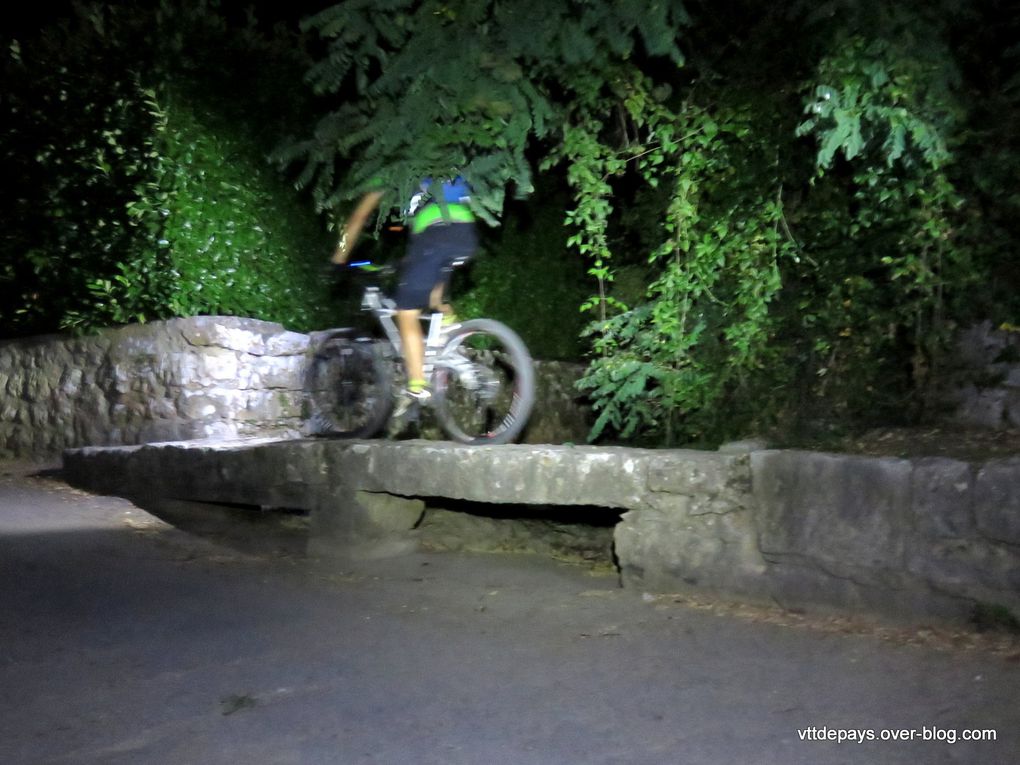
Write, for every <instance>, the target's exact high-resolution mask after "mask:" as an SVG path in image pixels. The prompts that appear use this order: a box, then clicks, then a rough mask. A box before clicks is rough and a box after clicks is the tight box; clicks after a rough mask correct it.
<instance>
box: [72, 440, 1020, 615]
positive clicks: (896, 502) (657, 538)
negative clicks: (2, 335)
mask: <svg viewBox="0 0 1020 765" xmlns="http://www.w3.org/2000/svg"><path fill="white" fill-rule="evenodd" d="M65 468H66V472H67V474H68V476H69V477H70V479H71V480H72V481H74V482H76V483H78V484H79V485H81V486H83V487H86V488H90V489H93V490H98V491H105V492H111V493H117V494H122V495H125V496H129V497H132V498H135V499H139V500H145V499H146V498H148V500H150V501H151V500H152V499H153V498H158V497H169V498H173V499H178V500H180V499H184V500H193V501H203V502H210V501H211V502H229V503H243V504H251V505H255V506H276V507H286V508H301V509H305V510H308V511H310V513H311V514H312V528H313V534H314V536H313V539H312V551H313V553H315V554H348V553H349V551H350V550H351V549H356V548H359V547H360V548H366V549H375V547H378V546H382V547H383V548H384V549H388V550H391V551H392V550H394V549H401V547H400V546H401V545H405V546H406V545H414V544H416V543H417V542H418V541H419V535H420V533H421V531H420V522H421V520H422V512H423V509H424V503H423V502H422V501H421V500H423V499H428V500H429V501H430V502H432V503H439V502H441V498H450V499H455V500H464V501H467V502H485V503H508V504H516V505H520V504H530V505H538V506H583V507H588V508H589V509H591V508H611V509H620V510H622V511H623V513H622V515H621V516H620V521H619V523H618V524H617V525H616V528H615V531H614V541H615V555H616V559H617V561H618V565H619V568H620V573H621V578H622V581H623V583H624V585H625V586H627V587H632V588H640V589H642V590H646V591H650V592H667V593H669V592H684V591H700V592H712V593H718V594H722V595H726V596H730V597H737V598H740V599H748V600H757V601H763V602H770V603H772V602H778V603H780V604H781V605H783V606H786V607H789V608H809V609H815V610H817V609H819V608H834V609H841V610H846V609H850V610H856V611H862V612H872V613H883V614H886V615H890V616H894V617H900V618H906V619H911V620H917V619H928V618H936V619H947V620H961V619H965V618H967V617H968V616H969V615H970V614H971V613H972V612H973V611H974V609H975V608H976V607H977V606H978V605H987V606H1001V607H1003V608H1006V609H1008V610H1010V611H1012V612H1013V613H1014V614H1018V615H1020V458H1018V459H1012V460H993V461H989V462H985V463H981V464H970V463H964V462H957V461H955V460H948V459H921V460H902V459H891V458H872V457H855V456H848V455H835V454H822V453H816V452H800V451H786V450H758V451H740V450H734V451H732V452H704V451H692V450H661V451H655V450H644V449H627V448H614V447H590V446H579V447H570V446H523V445H515V446H502V447H465V446H460V445H457V444H451V443H438V442H426V441H406V442H387V441H362V442H335V441H334V442H324V441H307V440H305V441H302V440H286V441H278V442H273V443H263V444H250V445H245V444H202V443H199V442H194V443H190V444H189V443H181V444H165V445H160V446H148V447H124V448H120V449H86V450H78V451H74V452H70V453H68V454H67V455H66V456H65ZM143 504H144V503H143ZM439 506H442V505H441V504H439Z"/></svg>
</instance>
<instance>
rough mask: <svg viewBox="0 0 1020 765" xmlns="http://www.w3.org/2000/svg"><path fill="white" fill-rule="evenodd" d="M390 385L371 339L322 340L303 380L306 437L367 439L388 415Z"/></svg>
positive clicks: (387, 371)
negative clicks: (306, 406)
mask: <svg viewBox="0 0 1020 765" xmlns="http://www.w3.org/2000/svg"><path fill="white" fill-rule="evenodd" d="M392 385H393V383H392V377H391V374H390V368H389V362H388V361H387V360H386V358H385V357H384V355H383V354H382V353H381V352H380V350H379V348H378V347H377V344H376V343H375V342H373V341H372V340H369V339H367V338H366V339H361V338H359V339H351V338H344V337H335V338H331V339H329V340H327V341H325V342H324V343H323V344H322V345H320V346H318V347H317V348H316V349H315V350H314V352H313V354H312V358H311V361H310V363H309V365H308V373H307V377H306V381H305V392H306V395H307V402H308V408H309V412H308V425H309V428H308V430H309V433H310V434H311V435H314V436H323V437H330V438H371V437H372V436H374V435H376V434H377V433H379V431H380V430H382V429H383V427H384V426H385V425H386V421H387V420H388V419H389V417H390V412H391V410H392V408H393V397H392Z"/></svg>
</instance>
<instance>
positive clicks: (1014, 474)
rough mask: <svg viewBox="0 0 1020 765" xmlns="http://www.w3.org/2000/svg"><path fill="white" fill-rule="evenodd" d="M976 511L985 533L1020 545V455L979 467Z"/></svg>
mask: <svg viewBox="0 0 1020 765" xmlns="http://www.w3.org/2000/svg"><path fill="white" fill-rule="evenodd" d="M974 515H975V518H976V521H977V528H978V531H979V532H980V533H981V534H982V535H983V536H985V537H987V538H988V539H993V540H996V541H999V542H1005V543H1007V544H1011V545H1020V457H1014V458H1010V459H1002V460H990V461H988V462H986V463H985V464H984V466H982V468H981V469H980V470H979V471H978V474H977V484H976V487H975V492H974Z"/></svg>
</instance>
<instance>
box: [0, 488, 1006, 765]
mask: <svg viewBox="0 0 1020 765" xmlns="http://www.w3.org/2000/svg"><path fill="white" fill-rule="evenodd" d="M2 472H4V471H3V470H0V473H2ZM241 536H244V535H241ZM247 536H248V539H247V541H245V542H243V543H242V542H237V541H236V540H235V541H234V542H232V543H230V544H227V543H226V542H224V541H223V540H222V539H220V540H218V541H211V540H210V539H209V538H205V537H197V536H195V535H192V534H189V533H186V532H184V531H182V530H179V529H175V528H173V527H170V526H168V525H167V524H165V523H163V522H162V521H159V520H158V519H156V518H154V517H152V516H150V515H148V514H147V513H145V512H143V511H141V510H140V509H139V508H137V507H135V506H133V505H131V504H130V503H128V502H126V501H124V500H120V499H115V498H109V497H97V496H93V495H89V494H85V493H82V492H78V491H76V490H72V489H70V488H68V487H67V486H66V485H64V484H62V483H61V482H60V481H59V479H58V478H54V477H39V476H26V475H22V474H19V471H17V470H8V471H6V474H5V475H3V476H0V763H4V765H20V764H22V763H24V764H25V765H41V764H43V763H90V764H91V763H103V764H104V765H106V764H110V765H115V764H120V763H124V764H125V765H127V764H128V763H130V764H131V765H146V764H150V763H151V764H156V763H167V764H172V765H187V764H188V763H195V765H217V764H218V763H231V764H233V763H244V764H251V765H275V764H281V765H282V764H283V763H288V764H289V763H295V764H298V763H300V764H302V765H305V764H308V765H314V764H317V763H339V764H341V765H347V764H348V763H350V764H352V765H354V764H358V765H360V764H362V763H364V764H366V765H367V764H368V763H377V764H392V765H405V764H406V765H411V764H413V765H429V764H431V763H435V764H437V765H440V764H441V765H458V764H460V763H465V764H471V765H475V764H477V765H500V764H502V763H507V764H508V765H510V764H512V765H530V764H532V763H536V764H537V763H543V764H544V763H550V764H560V765H567V764H569V765H573V764H574V763H578V764H588V763H591V764H593V765H602V764H606V765H608V764H609V763H619V764H620V765H640V764H644V763H663V764H669V765H740V764H743V763H748V764H760V765H772V764H776V765H779V764H782V765H799V764H804V765H808V764H810V765H828V764H833V765H834V764H836V763H868V764H869V765H886V764H892V763H904V764H906V763H909V765H918V764H919V763H925V764H926V765H935V764H938V763H981V765H997V764H1000V763H1001V764H1002V765H1005V764H1006V763H1010V764H1014V763H1017V762H1020V703H1018V702H1020V663H1018V661H1017V659H1018V657H1020V652H1012V653H1011V652H1010V650H1009V649H1008V643H1007V649H1006V650H1000V651H999V652H997V653H995V652H990V651H987V650H983V649H982V650H972V649H968V650H964V649H962V648H957V649H950V650H944V649H939V648H936V647H931V646H927V645H921V646H918V645H912V644H909V643H908V642H907V641H906V640H897V639H891V640H890V639H888V638H889V633H883V632H881V631H878V630H875V631H871V632H869V631H868V630H861V631H858V632H853V631H850V634H848V631H847V630H833V629H825V628H824V620H821V621H819V624H818V625H816V626H811V622H810V620H806V621H804V622H803V623H800V622H798V624H799V626H787V625H783V624H776V623H771V621H770V620H769V619H768V618H761V615H760V614H759V615H758V616H754V615H753V614H752V615H751V616H750V617H749V616H747V615H746V614H744V615H737V614H734V613H732V612H731V611H727V610H720V609H717V608H713V607H710V606H709V607H702V608H693V607H690V605H687V604H684V603H679V602H675V600H674V599H672V598H659V597H657V598H652V597H648V596H643V595H642V594H641V593H636V592H630V591H623V590H620V589H619V588H617V586H616V580H615V578H614V577H613V576H611V575H607V574H606V573H603V574H601V575H595V574H593V573H591V572H590V571H587V570H585V569H583V568H579V567H576V566H569V565H566V564H562V563H557V562H554V561H550V560H546V559H543V558H539V557H535V556H524V555H516V556H514V555H466V554H459V553H458V554H453V553H444V554H419V553H415V554H412V555H405V556H402V557H396V558H389V559H383V560H376V561H365V562H362V563H359V564H345V565H343V566H341V565H339V564H336V563H330V562H321V561H318V562H317V561H311V560H307V559H305V558H303V557H301V556H299V555H294V554H293V550H294V547H293V545H292V544H290V543H288V542H287V540H285V539H284V540H282V541H280V540H277V539H275V538H268V537H267V538H266V539H263V540H262V541H260V542H259V543H258V544H254V543H252V540H251V538H250V536H251V535H250V533H249V534H248V535H247ZM738 611H739V609H738ZM741 613H743V612H741ZM780 621H781V620H780ZM929 632H930V631H927V630H921V631H920V632H919V633H917V634H921V635H923V634H928V633H929ZM896 634H902V635H904V636H909V635H910V634H913V633H911V632H910V631H907V632H902V633H896ZM961 642H967V641H965V640H962V641H961ZM980 645H985V644H984V643H980ZM974 730H980V731H992V732H994V734H995V737H996V740H994V741H980V742H973V741H968V742H965V741H962V740H961V739H962V737H963V735H964V733H965V732H969V731H974ZM910 731H913V732H914V733H913V735H914V740H913V741H909V740H906V741H905V740H902V739H903V736H904V735H907V736H909V735H910ZM985 735H988V734H985ZM827 736H835V737H837V738H838V737H853V738H857V737H864V738H868V737H869V736H872V737H873V740H867V741H864V742H863V743H859V742H856V741H843V742H839V741H831V740H827V739H826V737H827ZM926 736H927V737H929V738H937V739H939V740H932V741H925V740H923V739H924V738H925V737H926ZM812 738H814V739H822V740H810V739H812ZM883 738H884V739H886V740H883ZM954 738H955V739H957V740H956V741H955V743H953V742H951V739H954Z"/></svg>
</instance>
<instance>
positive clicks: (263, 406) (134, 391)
mask: <svg viewBox="0 0 1020 765" xmlns="http://www.w3.org/2000/svg"><path fill="white" fill-rule="evenodd" d="M308 343H309V338H308V336H307V335H303V334H298V333H296V332H288V331H287V330H285V329H284V328H283V327H282V326H280V325H279V324H273V323H269V322H263V321H257V320H254V319H241V318H236V317H225V316H203V317H196V318H191V319H172V320H170V321H157V322H151V323H149V324H140V325H131V326H127V327H123V328H121V329H114V330H107V331H104V332H100V333H98V334H95V335H89V336H84V337H64V336H55V335H54V336H47V337H37V338H30V339H27V340H8V341H0V459H12V458H16V459H31V458H43V459H45V458H52V457H55V456H58V455H59V454H60V452H61V451H62V450H63V449H65V448H71V447H77V446H101V445H119V444H140V443H152V442H159V441H172V440H182V439H191V438H207V437H224V438H228V437H237V436H258V435H285V434H286V435H295V436H296V435H298V434H299V432H300V429H301V426H302V420H301V414H302V396H303V394H302V383H303V379H304V368H305V366H304V365H305V360H306V359H305V357H306V352H307V349H308ZM582 370H583V368H582V367H580V366H579V365H572V364H563V363H558V362H538V363H537V364H536V380H537V383H536V384H537V400H536V405H535V410H534V414H533V415H532V418H531V421H530V422H529V424H528V428H527V430H526V431H525V434H524V439H523V440H524V441H526V442H528V443H562V442H565V441H578V442H582V441H584V440H585V438H586V437H587V434H588V428H589V423H590V417H589V412H588V410H587V409H586V408H585V407H584V406H583V405H582V404H581V403H580V402H579V400H578V397H577V394H576V391H575V390H574V388H573V383H574V381H575V380H576V379H577V378H578V377H579V376H580V374H581V372H582Z"/></svg>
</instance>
